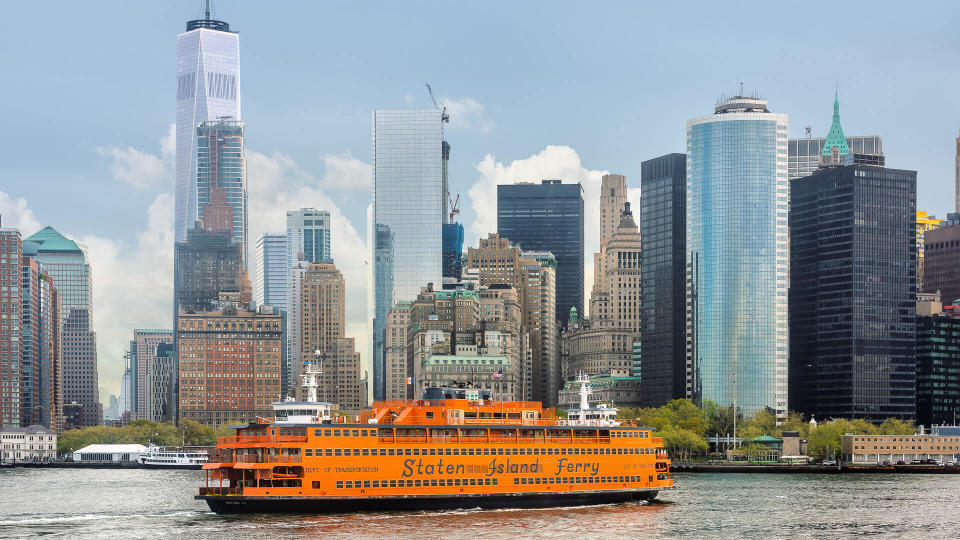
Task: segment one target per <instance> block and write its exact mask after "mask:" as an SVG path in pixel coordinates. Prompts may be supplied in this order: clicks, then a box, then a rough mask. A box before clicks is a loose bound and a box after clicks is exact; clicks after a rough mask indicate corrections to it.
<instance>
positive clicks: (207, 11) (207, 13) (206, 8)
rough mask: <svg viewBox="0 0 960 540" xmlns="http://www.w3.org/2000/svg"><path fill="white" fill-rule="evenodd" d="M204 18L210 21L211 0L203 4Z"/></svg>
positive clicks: (206, 0) (205, 0)
mask: <svg viewBox="0 0 960 540" xmlns="http://www.w3.org/2000/svg"><path fill="white" fill-rule="evenodd" d="M203 18H204V19H206V20H208V21H209V20H210V0H204V2H203Z"/></svg>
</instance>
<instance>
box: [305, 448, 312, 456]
mask: <svg viewBox="0 0 960 540" xmlns="http://www.w3.org/2000/svg"><path fill="white" fill-rule="evenodd" d="M303 453H304V455H306V456H312V455H313V450H312V449H310V448H307V449H306V450H304V451H303Z"/></svg>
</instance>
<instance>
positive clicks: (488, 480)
mask: <svg viewBox="0 0 960 540" xmlns="http://www.w3.org/2000/svg"><path fill="white" fill-rule="evenodd" d="M483 485H485V486H489V485H490V479H489V478H484V479H483Z"/></svg>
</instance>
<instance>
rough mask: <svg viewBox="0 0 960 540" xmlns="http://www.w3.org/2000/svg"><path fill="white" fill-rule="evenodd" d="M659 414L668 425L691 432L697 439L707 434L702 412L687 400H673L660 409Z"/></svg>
mask: <svg viewBox="0 0 960 540" xmlns="http://www.w3.org/2000/svg"><path fill="white" fill-rule="evenodd" d="M659 413H660V414H659V416H660V417H661V418H663V419H665V420H666V421H668V422H669V423H670V425H672V426H676V427H677V428H680V429H684V430H687V431H690V432H693V433H695V434H696V435H697V436H698V437H703V436H704V435H705V434H706V432H707V422H706V420H705V419H704V416H703V411H701V410H700V409H699V408H698V407H697V406H696V405H695V404H694V403H693V402H692V401H690V400H689V399H675V400H673V401H671V402H670V403H667V404H666V405H664V406H663V407H660V409H659Z"/></svg>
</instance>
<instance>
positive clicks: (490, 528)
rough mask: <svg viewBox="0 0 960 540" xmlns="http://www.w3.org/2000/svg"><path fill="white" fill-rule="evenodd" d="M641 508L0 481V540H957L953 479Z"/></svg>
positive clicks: (709, 494) (687, 496)
mask: <svg viewBox="0 0 960 540" xmlns="http://www.w3.org/2000/svg"><path fill="white" fill-rule="evenodd" d="M674 477H675V479H676V484H677V487H676V488H675V489H672V490H668V491H664V492H662V493H661V495H660V497H659V500H658V501H657V502H654V503H652V504H645V503H637V504H618V505H602V506H580V507H573V508H544V509H523V510H495V511H490V510H478V509H474V510H470V509H466V510H455V511H442V512H390V513H362V514H361V513H357V514H331V515H309V516H302V515H300V516H298V515H252V516H251V515H246V516H218V515H216V514H214V513H212V512H210V511H209V510H208V509H207V507H206V504H205V503H203V502H201V501H196V500H194V499H193V495H194V494H195V493H196V490H197V487H198V486H199V485H200V484H201V483H202V478H203V473H202V472H200V471H160V470H143V469H131V470H118V469H5V470H0V493H2V494H3V495H2V496H0V538H21V537H31V536H48V537H49V536H53V537H67V538H152V539H156V538H164V539H167V538H185V537H189V538H233V539H236V538H240V537H256V538H260V539H268V538H301V537H312V538H317V537H321V536H322V537H324V538H417V539H423V538H459V537H474V536H475V537H478V538H483V539H484V540H487V539H495V538H509V539H516V538H529V537H536V538H579V539H582V538H625V537H648V538H676V537H686V538H738V537H743V538H770V537H796V538H846V537H851V536H873V537H882V538H960V517H958V514H957V509H958V506H960V502H958V501H960V477H958V476H955V475H922V474H909V475H898V474H831V475H826V474H722V473H700V474H697V473H680V474H676V475H674Z"/></svg>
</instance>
